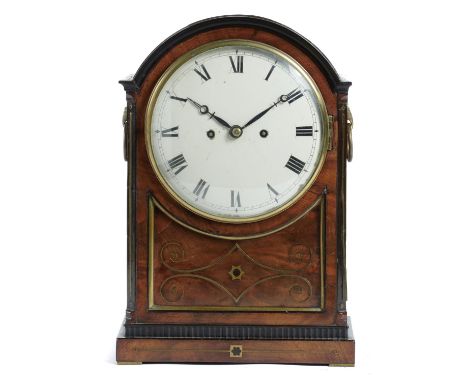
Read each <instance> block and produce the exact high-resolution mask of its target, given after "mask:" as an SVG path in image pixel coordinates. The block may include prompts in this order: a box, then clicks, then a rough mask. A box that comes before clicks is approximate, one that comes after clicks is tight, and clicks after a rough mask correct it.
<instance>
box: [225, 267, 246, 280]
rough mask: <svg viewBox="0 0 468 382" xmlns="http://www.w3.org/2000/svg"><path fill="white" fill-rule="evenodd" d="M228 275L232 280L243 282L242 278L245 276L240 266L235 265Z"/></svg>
mask: <svg viewBox="0 0 468 382" xmlns="http://www.w3.org/2000/svg"><path fill="white" fill-rule="evenodd" d="M228 273H229V275H230V276H231V279H232V280H242V276H244V274H245V272H244V271H243V270H242V267H241V266H240V265H233V266H232V267H231V270H230V271H229V272H228Z"/></svg>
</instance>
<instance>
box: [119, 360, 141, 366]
mask: <svg viewBox="0 0 468 382" xmlns="http://www.w3.org/2000/svg"><path fill="white" fill-rule="evenodd" d="M142 363H143V362H139V361H117V365H141V364H142Z"/></svg>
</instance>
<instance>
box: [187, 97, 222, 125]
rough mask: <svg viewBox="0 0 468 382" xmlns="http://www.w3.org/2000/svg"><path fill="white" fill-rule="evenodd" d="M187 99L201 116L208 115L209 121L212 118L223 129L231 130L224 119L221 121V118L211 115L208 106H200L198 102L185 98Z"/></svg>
mask: <svg viewBox="0 0 468 382" xmlns="http://www.w3.org/2000/svg"><path fill="white" fill-rule="evenodd" d="M187 99H188V100H189V101H190V102H191V103H192V104H194V105H195V106H196V107H197V108H198V110H199V111H200V113H201V114H209V115H210V119H211V118H214V119H215V120H216V121H217V122H218V123H219V124H221V125H223V126H224V127H227V128H228V129H230V128H231V125H230V124H229V123H227V122H226V121H225V120H224V119H222V118H221V117H218V116H217V115H215V113H214V112H213V113H211V112H210V109H208V106H206V105H200V104H199V103H198V102H196V101H194V100H193V99H191V98H189V97H187Z"/></svg>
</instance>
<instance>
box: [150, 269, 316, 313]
mask: <svg viewBox="0 0 468 382" xmlns="http://www.w3.org/2000/svg"><path fill="white" fill-rule="evenodd" d="M282 277H289V278H295V279H299V280H301V281H303V282H305V283H306V284H307V286H308V287H309V296H310V295H311V294H312V285H311V284H310V281H309V280H307V279H306V278H305V277H302V276H298V275H274V276H267V277H264V278H262V279H260V280H258V281H257V282H255V283H253V284H252V285H249V286H248V287H247V288H245V289H244V290H243V291H242V292H241V293H240V294H239V295H238V296H234V295H233V294H232V293H231V291H229V289H227V288H226V287H225V286H224V285H222V284H220V283H219V282H217V281H215V280H213V279H211V278H209V277H206V276H201V275H193V274H182V275H174V276H169V277H168V278H166V279H165V280H164V281H163V282H162V283H161V287H160V288H159V291H160V294H161V297H162V298H164V299H165V300H166V301H167V302H172V301H170V300H168V299H167V298H166V296H165V295H164V293H163V288H164V286H165V285H166V284H167V283H168V282H170V281H171V280H174V279H180V278H192V279H197V280H203V281H206V282H208V283H210V284H211V285H213V286H215V287H216V288H218V289H220V290H222V291H223V292H225V293H226V294H227V295H228V296H229V297H231V298H232V300H233V301H234V302H235V303H236V304H237V303H238V302H239V301H240V300H241V299H242V297H244V296H245V294H246V293H247V292H248V291H250V290H251V289H253V288H255V287H257V286H258V285H260V284H262V283H264V282H266V281H270V280H275V279H279V278H282ZM179 293H180V294H181V295H183V290H182V291H179ZM153 307H154V306H153ZM153 307H151V306H150V309H152V308H153ZM165 308H166V307H165V306H158V307H157V308H156V309H155V310H160V309H164V310H173V309H175V308H176V309H177V310H180V308H181V307H180V306H168V307H167V308H168V309H165ZM191 308H194V309H193V310H197V309H198V308H206V307H204V306H200V307H199V306H193V307H191ZM207 308H211V307H207ZM220 308H223V309H224V308H231V307H227V306H226V307H220ZM233 308H235V310H250V309H252V308H251V307H244V306H238V307H233ZM253 309H254V310H270V309H273V308H272V307H265V308H263V307H258V308H253ZM279 309H280V310H287V311H289V310H291V311H292V310H298V309H305V310H310V309H316V310H317V309H318V310H320V309H319V308H284V307H283V308H279ZM201 310H206V309H201ZM207 310H210V309H207Z"/></svg>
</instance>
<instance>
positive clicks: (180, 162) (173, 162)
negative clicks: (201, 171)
mask: <svg viewBox="0 0 468 382" xmlns="http://www.w3.org/2000/svg"><path fill="white" fill-rule="evenodd" d="M167 163H168V164H169V167H170V168H171V170H174V169H176V170H175V172H174V174H175V175H177V174H178V173H179V172H181V171H182V170H183V169H184V168H185V167H187V166H188V165H187V164H185V163H187V162H186V160H185V158H184V156H183V155H182V154H179V155H177V156H175V157H174V158H172V159H170V160H169V161H168V162H167Z"/></svg>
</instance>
